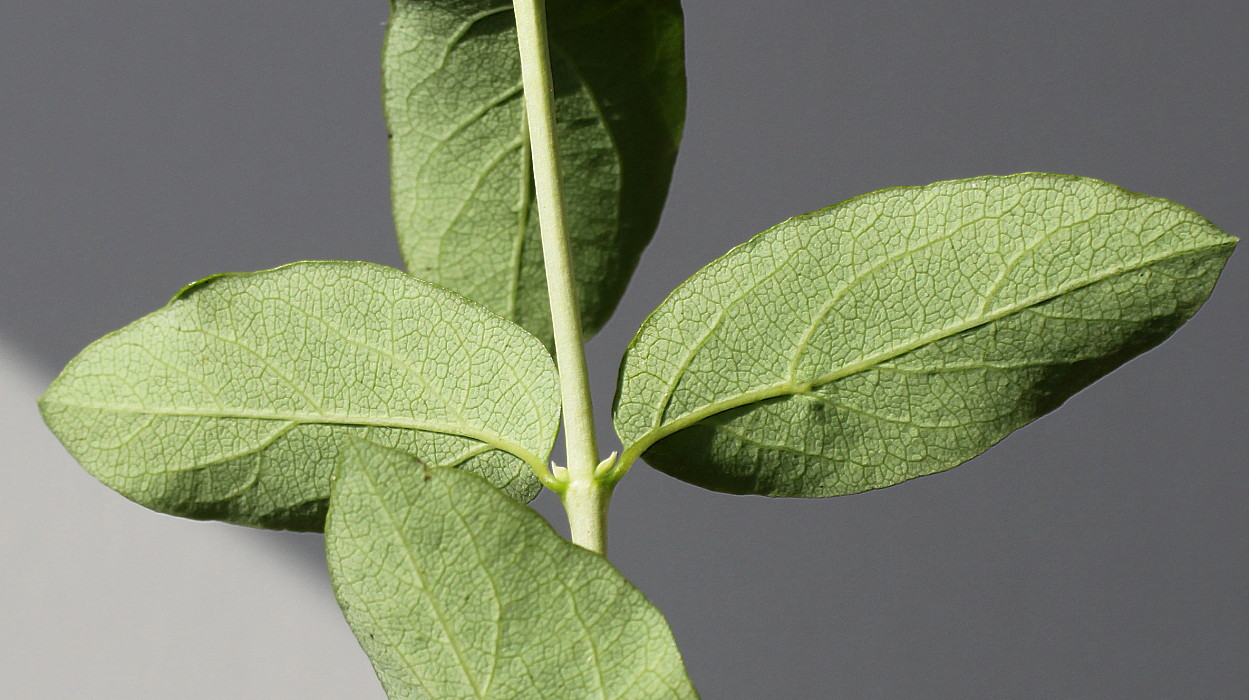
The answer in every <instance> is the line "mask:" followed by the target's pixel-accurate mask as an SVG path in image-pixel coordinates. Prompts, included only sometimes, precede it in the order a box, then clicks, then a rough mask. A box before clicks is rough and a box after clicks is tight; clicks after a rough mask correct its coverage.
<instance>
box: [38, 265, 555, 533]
mask: <svg viewBox="0 0 1249 700" xmlns="http://www.w3.org/2000/svg"><path fill="white" fill-rule="evenodd" d="M557 384H558V379H557V376H556V374H555V368H554V365H553V362H552V361H551V357H550V355H549V354H548V353H547V352H546V350H545V349H544V348H543V347H542V345H541V344H540V343H539V342H538V341H537V340H536V339H534V338H533V337H532V336H530V335H529V334H527V333H525V332H524V331H523V330H521V329H520V328H519V327H517V326H516V325H515V324H513V323H511V322H509V321H507V320H505V319H502V318H499V317H497V316H495V315H494V314H492V313H490V312H488V311H486V310H485V309H483V308H481V307H480V306H477V305H476V304H473V303H472V302H469V301H468V300H466V299H464V298H463V297H460V296H459V295H456V294H454V293H452V292H449V291H447V290H445V289H442V288H440V287H436V286H434V285H431V284H428V283H425V282H421V281H419V280H416V279H413V278H412V277H409V276H408V275H406V274H404V273H402V272H400V271H398V270H394V269H392V268H388V267H383V266H381V265H373V264H369V263H343V262H314V263H296V264H294V265H288V266H286V267H281V268H278V269H276V270H269V271H266V272H257V273H252V274H236V275H221V276H217V277H210V278H208V279H207V280H204V281H202V282H200V283H197V284H195V285H192V286H190V287H188V288H187V289H186V290H184V291H183V292H182V293H181V294H179V295H178V296H177V297H176V298H175V299H174V300H173V301H172V302H170V304H169V305H168V306H166V307H165V308H163V309H161V310H159V311H157V312H155V313H153V314H151V315H149V316H146V317H144V318H142V319H140V320H138V321H136V322H134V323H132V324H131V325H129V326H127V327H125V328H123V329H122V330H120V331H117V332H115V333H113V334H111V335H108V336H105V337H104V338H102V339H100V340H99V341H96V342H95V343H94V344H92V345H91V346H90V347H88V348H87V349H86V350H84V351H83V352H82V353H81V354H80V355H78V357H76V358H75V359H74V360H73V361H72V362H70V363H69V365H68V366H67V367H66V368H65V370H64V371H63V372H62V373H61V375H60V376H59V377H58V378H57V379H56V381H55V382H53V383H52V386H51V387H49V389H48V391H47V393H46V394H45V395H44V396H43V398H42V399H41V400H40V408H41V410H42V412H43V416H44V420H45V421H46V422H47V423H48V426H49V427H51V428H52V431H53V432H54V433H56V435H57V437H59V438H60V439H61V442H63V443H64V444H65V446H66V447H67V448H68V449H69V451H70V452H71V453H72V454H73V455H74V456H75V457H76V458H77V459H78V460H79V462H81V463H82V465H83V466H84V467H86V468H87V470H88V471H90V472H91V473H92V474H93V475H95V477H96V478H98V479H99V480H100V481H103V482H104V483H105V484H107V485H108V486H110V487H112V488H113V489H115V490H117V491H119V492H120V493H122V494H123V495H125V496H126V497H128V498H130V499H132V500H135V501H137V502H139V503H141V504H143V505H145V506H148V507H149V508H153V509H155V510H159V511H162V512H165V513H171V514H174V515H181V516H186V517H191V518H215V519H218V520H225V521H229V522H234V523H239V524H244V525H254V526H260V527H273V528H287V529H296V530H319V529H320V528H321V526H322V524H323V522H324V517H325V509H326V505H327V499H328V497H329V487H330V476H331V474H332V473H333V470H334V468H335V467H336V465H337V460H338V453H339V450H340V449H341V445H342V443H343V440H344V438H346V437H347V436H360V437H367V438H368V439H369V440H373V441H375V442H378V443H382V444H386V445H389V446H391V447H395V448H399V449H402V450H405V451H407V452H411V453H412V454H416V455H419V456H420V457H421V458H422V459H423V460H425V461H426V462H427V463H429V464H435V465H447V466H459V467H462V468H464V469H468V470H470V471H474V472H477V473H480V474H482V475H484V476H486V477H487V478H489V479H490V480H491V482H493V483H494V484H496V485H498V486H500V487H502V488H504V489H505V490H506V491H507V492H508V493H509V494H510V495H512V496H513V497H515V498H518V499H522V500H528V499H530V498H532V497H533V496H535V495H536V494H537V491H538V489H539V485H538V482H537V478H536V476H535V475H534V471H533V470H532V469H531V468H530V466H529V465H534V466H535V467H537V468H542V467H543V465H544V464H545V459H546V457H547V456H548V455H549V454H550V450H551V447H552V445H553V442H554V438H555V434H556V431H557V429H558V423H559V397H558V387H557ZM527 463H528V464H527Z"/></svg>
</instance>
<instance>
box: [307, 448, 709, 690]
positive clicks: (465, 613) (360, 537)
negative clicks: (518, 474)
mask: <svg viewBox="0 0 1249 700" xmlns="http://www.w3.org/2000/svg"><path fill="white" fill-rule="evenodd" d="M326 552H327V558H328V561H329V565H330V573H331V575H332V578H333V580H334V588H335V593H336V594H337V596H338V599H339V603H340V605H341V606H342V608H343V613H344V615H345V616H346V618H347V621H348V622H349V623H350V624H351V627H352V630H353V631H354V632H355V634H356V637H357V639H359V641H360V645H361V646H362V647H364V650H365V651H366V652H367V653H368V655H369V658H370V659H371V660H372V662H373V667H374V669H375V670H376V671H377V675H378V678H379V679H381V681H382V685H383V687H385V689H386V693H387V695H388V696H389V697H390V698H392V700H399V699H401V698H402V699H416V698H439V699H448V700H450V699H455V698H500V699H504V698H602V699H603V700H628V699H637V700H654V699H655V698H663V699H665V700H669V699H671V700H680V699H681V698H696V697H697V694H696V693H695V692H694V688H693V687H692V686H691V685H690V683H689V679H688V678H687V677H686V674H685V669H684V667H683V665H682V663H681V658H680V655H679V654H678V652H677V650H676V646H675V644H674V642H673V640H672V633H671V632H670V631H669V629H668V624H667V622H666V621H665V620H664V619H663V616H662V615H661V614H660V613H659V611H658V610H656V609H655V608H654V607H653V606H652V605H651V604H650V603H649V602H647V600H646V599H645V598H644V597H643V596H642V594H641V592H639V591H638V590H637V589H636V588H634V587H633V586H632V585H631V584H630V583H629V582H628V581H626V580H625V578H624V577H623V576H621V575H620V573H619V572H617V571H616V570H615V569H614V568H613V567H612V566H611V564H609V563H608V562H607V560H606V559H604V558H603V557H601V556H599V555H597V554H593V553H591V552H589V551H587V550H584V549H582V548H580V547H578V546H576V545H573V544H570V543H569V542H566V541H565V540H564V539H562V538H561V537H560V536H559V535H557V534H556V533H555V531H554V530H552V529H551V527H550V526H549V525H548V524H547V523H546V521H544V520H543V519H542V518H541V517H540V516H539V515H538V514H537V513H535V512H534V511H533V510H531V509H530V508H528V507H526V506H523V505H521V504H519V503H516V502H515V501H512V500H509V499H507V498H506V497H504V496H503V495H502V494H501V493H500V492H499V491H498V490H497V489H495V488H493V487H491V486H490V484H488V483H487V482H486V481H484V480H482V479H481V478H479V477H477V476H475V475H473V474H468V473H465V472H462V471H457V470H453V469H438V468H435V469H429V470H426V469H423V468H422V467H421V465H420V464H418V463H415V462H414V461H413V460H412V458H411V457H408V456H406V455H403V454H400V453H396V452H394V451H392V450H388V449H385V448H381V447H378V446H376V445H371V444H368V443H366V442H363V441H353V444H352V445H351V446H350V447H349V448H348V449H347V451H346V452H345V453H344V458H343V466H342V469H341V471H340V472H339V476H338V478H337V480H336V482H335V486H334V489H333V492H332V496H331V506H330V515H329V519H328V523H327V525H326Z"/></svg>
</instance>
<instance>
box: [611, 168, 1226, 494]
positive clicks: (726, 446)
mask: <svg viewBox="0 0 1249 700" xmlns="http://www.w3.org/2000/svg"><path fill="white" fill-rule="evenodd" d="M1234 244H1235V239H1234V238H1232V237H1231V236H1228V235H1226V234H1224V233H1223V232H1222V231H1220V230H1219V229H1217V228H1215V227H1214V226H1213V225H1211V224H1210V223H1209V222H1207V221H1206V220H1205V219H1203V218H1201V217H1200V216H1198V215H1197V214H1195V213H1193V212H1192V211H1190V210H1188V209H1185V208H1183V207H1181V206H1179V205H1176V204H1173V203H1171V202H1168V201H1166V200H1162V199H1156V198H1152V197H1145V196H1142V195H1137V194H1132V193H1129V192H1126V191H1124V190H1121V189H1119V188H1117V187H1114V186H1112V185H1109V184H1106V183H1104V182H1100V181H1097V180H1089V179H1083V178H1075V177H1067V176H1057V175H1042V174H1024V175H1016V176H1011V177H985V178H977V179H972V180H962V181H956V182H943V183H937V184H934V185H930V186H927V187H916V188H900V189H891V190H883V191H880V192H876V193H873V194H869V195H866V196H863V197H859V198H857V199H852V200H850V201H848V202H845V203H843V204H840V205H837V206H835V207H831V208H829V209H825V210H822V211H818V212H815V213H813V214H809V215H806V216H801V217H798V218H796V219H792V220H790V221H787V222H785V223H782V224H780V225H779V226H776V227H775V228H773V229H771V230H770V231H767V232H765V233H763V234H760V235H759V236H757V237H755V238H754V239H752V240H751V241H750V242H748V243H746V244H744V245H741V246H739V247H737V248H735V249H734V250H732V251H731V252H730V253H728V254H727V255H725V256H724V257H723V258H721V259H720V260H718V261H716V262H715V263H713V264H712V265H710V266H708V267H707V268H705V269H703V270H702V271H700V272H699V273H697V274H696V275H694V277H692V278H691V279H690V280H689V281H687V282H686V283H685V284H683V285H682V286H681V287H679V288H678V289H677V290H676V291H675V292H673V293H672V295H671V296H670V297H669V298H668V299H667V300H666V301H665V302H664V303H663V304H662V305H661V306H660V307H659V308H658V309H657V310H656V311H655V312H654V313H653V314H652V315H651V316H650V318H648V319H647V321H646V322H645V324H644V325H643V326H642V329H641V330H640V331H639V332H638V334H637V337H636V338H635V339H634V340H633V343H632V344H631V345H630V348H629V350H628V352H627V354H626V357H625V359H624V364H623V368H622V371H621V379H622V381H621V385H620V387H619V394H618V397H617V405H616V413H615V422H616V428H617V431H618V432H619V434H620V436H621V438H622V440H623V441H624V444H625V445H626V446H631V447H627V448H626V456H627V457H628V458H631V457H634V456H637V454H639V453H641V452H642V451H645V458H646V460H647V461H648V462H649V463H650V464H651V465H652V466H655V467H656V468H658V469H661V470H663V471H665V472H667V473H669V474H672V475H673V476H676V477H678V478H681V479H685V480H687V481H690V482H693V483H695V484H699V485H702V486H705V487H708V488H712V489H716V490H721V491H728V492H733V493H760V494H766V495H772V496H833V495H839V494H848V493H855V492H859V491H864V490H867V489H873V488H880V487H884V486H889V485H891V484H896V483H898V482H900V481H904V480H906V479H910V478H914V477H917V476H922V475H925V474H931V473H933V472H938V471H942V470H944V469H949V468H950V467H953V466H956V465H958V464H960V463H962V462H964V461H966V460H968V459H970V458H971V457H973V456H975V455H977V454H979V453H980V452H983V451H984V450H986V449H988V448H989V447H990V446H991V445H993V444H994V443H996V442H997V441H999V440H1001V439H1002V438H1003V437H1005V436H1006V435H1007V434H1008V433H1010V432H1011V431H1013V430H1015V429H1016V428H1018V427H1020V426H1022V425H1024V424H1026V423H1028V422H1029V421H1031V420H1033V419H1035V418H1037V417H1038V416H1040V415H1042V414H1044V413H1046V412H1048V411H1050V410H1052V409H1054V408H1055V407H1057V406H1058V405H1059V404H1061V403H1062V402H1063V401H1064V400H1065V399H1066V398H1067V397H1069V396H1071V395H1072V394H1073V393H1075V392H1076V391H1079V390H1080V389H1081V388H1083V387H1084V386H1086V385H1087V384H1089V383H1090V382H1091V381H1093V380H1094V379H1096V378H1097V377H1099V376H1101V375H1103V374H1105V373H1106V372H1109V371H1110V370H1111V369H1113V368H1115V367H1116V366H1118V365H1119V364H1121V363H1123V362H1125V361H1127V360H1128V359H1130V358H1131V357H1133V356H1135V355H1137V354H1138V353H1141V352H1143V351H1145V350H1147V349H1149V348H1150V347H1152V346H1154V345H1155V344H1157V343H1159V342H1161V341H1162V340H1163V339H1165V338H1166V337H1167V336H1168V335H1170V334H1171V333H1172V332H1173V331H1174V330H1175V329H1176V328H1177V327H1179V326H1180V325H1181V324H1182V323H1183V322H1184V321H1185V320H1187V319H1188V317H1189V316H1191V315H1192V314H1193V313H1194V312H1195V311H1196V310H1197V308H1198V307H1199V306H1200V305H1201V304H1202V302H1203V301H1205V299H1206V297H1207V295H1208V294H1209V293H1210V290H1211V288H1212V287H1213V285H1214V283H1215V280H1216V279H1217V277H1218V274H1219V271H1220V270H1221V269H1222V267H1223V264H1224V262H1225V261H1226V259H1227V256H1228V255H1230V254H1231V252H1232V247H1233V245H1234Z"/></svg>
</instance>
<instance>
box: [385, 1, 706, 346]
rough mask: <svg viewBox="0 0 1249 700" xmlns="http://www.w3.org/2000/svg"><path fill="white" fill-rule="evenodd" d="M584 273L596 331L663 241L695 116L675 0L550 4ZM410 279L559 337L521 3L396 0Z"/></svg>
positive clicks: (401, 211) (588, 320)
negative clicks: (538, 189)
mask: <svg viewBox="0 0 1249 700" xmlns="http://www.w3.org/2000/svg"><path fill="white" fill-rule="evenodd" d="M547 5H548V9H549V16H550V31H551V55H552V61H553V63H554V66H553V71H554V79H555V86H556V108H557V122H558V123H557V129H556V135H557V138H558V142H559V146H560V156H561V165H562V168H563V172H564V187H565V196H566V205H567V218H568V221H567V224H568V230H569V232H570V233H571V236H572V250H573V256H574V262H575V265H574V269H573V274H574V276H575V278H576V283H577V295H578V301H579V305H580V308H581V310H582V320H583V325H584V328H585V330H586V331H587V332H593V331H595V330H597V329H598V328H599V327H600V326H602V325H603V323H604V322H605V321H606V320H607V318H608V316H610V315H611V312H612V310H613V309H615V307H616V303H617V302H618V301H619V300H620V295H621V294H622V293H623V292H624V288H625V285H626V284H627V283H628V280H629V276H630V274H631V273H632V272H633V268H634V267H635V266H636V264H637V260H638V256H639V255H640V254H641V252H642V249H643V248H644V247H645V246H646V244H647V242H648V241H649V240H650V238H651V235H652V234H653V233H654V230H655V226H656V224H657V223H658V221H659V214H660V211H661V210H662V208H663V203H664V198H665V197H666V195H667V190H668V181H669V178H670V177H671V174H672V166H673V162H674V160H675V158H676V150H677V143H678V141H679V140H680V135H681V126H682V123H683V120H684V111H685V77H684V65H683V58H682V53H683V43H682V21H681V9H680V4H679V2H677V0H596V1H595V2H583V1H582V0H550V1H549V2H548V3H547ZM384 77H385V104H386V116H387V123H388V125H389V128H390V131H391V137H392V140H391V159H392V164H391V175H392V182H393V185H392V197H393V200H394V208H395V222H396V228H397V230H398V234H399V243H400V248H401V249H402V251H403V256H404V260H405V261H406V263H407V266H408V269H409V271H411V273H412V274H413V275H415V276H417V277H420V278H421V279H426V280H429V281H431V282H436V283H438V284H443V285H446V286H447V287H449V288H451V289H453V290H455V291H457V292H460V293H461V294H464V295H465V296H467V297H469V298H470V299H473V300H475V301H477V302H478V303H481V304H483V305H484V306H486V307H487V308H489V309H491V310H493V311H495V312H496V313H498V314H500V315H502V316H504V317H507V318H510V319H512V320H514V321H516V322H517V323H519V324H520V325H521V326H523V327H525V328H526V329H528V330H529V331H530V332H532V333H534V334H535V335H537V336H538V337H539V338H542V339H543V341H544V342H546V343H547V344H548V345H550V344H551V321H550V309H549V306H548V301H547V290H546V282H545V280H546V276H545V273H544V270H543V263H542V246H541V243H540V240H539V230H538V217H537V213H536V209H535V206H534V193H533V183H532V173H531V166H530V154H529V145H528V144H529V140H528V132H527V130H526V128H525V113H524V106H523V103H522V102H523V101H522V90H521V79H520V56H519V51H518V49H517V42H516V32H515V27H514V21H513V18H512V12H511V2H510V0H395V2H394V3H393V11H392V16H391V22H390V25H389V30H388V32H387V36H386V49H385V57H384Z"/></svg>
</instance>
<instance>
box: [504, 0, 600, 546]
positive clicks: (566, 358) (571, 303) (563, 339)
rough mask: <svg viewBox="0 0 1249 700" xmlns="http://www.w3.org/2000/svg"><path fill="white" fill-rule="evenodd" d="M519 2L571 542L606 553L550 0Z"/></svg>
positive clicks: (518, 25)
mask: <svg viewBox="0 0 1249 700" xmlns="http://www.w3.org/2000/svg"><path fill="white" fill-rule="evenodd" d="M513 5H514V7H515V11H516V37H517V39H518V40H519V43H520V67H521V77H522V79H523V81H524V87H525V114H526V115H527V120H528V125H529V142H530V153H531V155H532V159H533V181H534V194H535V196H536V198H537V200H538V222H539V223H540V224H541V227H542V256H543V258H544V260H545V263H546V284H547V292H548V294H549V295H550V298H551V325H552V328H553V330H554V333H555V355H556V358H557V361H558V363H559V377H560V393H561V396H562V401H563V406H564V444H565V447H566V456H567V460H568V471H567V482H566V486H565V488H564V490H563V492H562V493H561V494H560V496H561V498H562V499H563V501H564V509H565V510H566V511H567V512H568V523H569V527H570V529H571V534H572V541H573V542H575V543H577V544H579V545H581V546H582V547H585V548H586V549H589V550H593V551H595V552H599V553H600V554H602V553H606V551H607V506H608V502H609V501H610V499H611V486H610V485H607V484H603V483H600V481H599V480H598V479H597V478H596V475H595V469H596V467H597V466H598V463H599V459H598V445H597V444H595V437H594V409H593V406H592V405H591V401H590V380H589V375H588V373H587V372H586V364H585V343H584V340H583V336H582V333H581V312H580V311H579V309H578V307H577V290H576V287H575V286H574V283H573V274H572V256H571V253H570V250H569V245H568V231H567V228H566V226H565V219H564V190H563V182H562V180H561V177H560V166H559V155H558V149H557V146H556V143H555V99H554V94H555V93H554V90H553V89H552V86H551V57H550V49H549V47H548V45H547V31H546V3H545V2H544V0H514V2H513Z"/></svg>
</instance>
